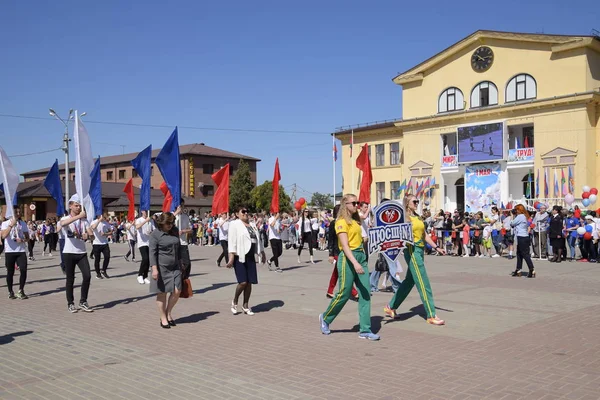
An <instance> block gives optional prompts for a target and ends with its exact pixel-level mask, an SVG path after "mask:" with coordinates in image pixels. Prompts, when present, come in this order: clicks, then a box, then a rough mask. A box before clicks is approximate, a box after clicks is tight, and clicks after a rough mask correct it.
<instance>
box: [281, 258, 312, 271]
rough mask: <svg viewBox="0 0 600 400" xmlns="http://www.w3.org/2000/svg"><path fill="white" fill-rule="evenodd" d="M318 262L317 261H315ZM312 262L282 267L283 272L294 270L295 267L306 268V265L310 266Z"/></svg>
mask: <svg viewBox="0 0 600 400" xmlns="http://www.w3.org/2000/svg"><path fill="white" fill-rule="evenodd" d="M315 262H316V261H315ZM311 265H312V264H302V265H294V266H292V267H287V268H282V270H283V272H285V271H292V270H294V269H298V268H306V267H310V266H311Z"/></svg>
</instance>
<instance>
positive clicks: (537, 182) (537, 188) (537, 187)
mask: <svg viewBox="0 0 600 400" xmlns="http://www.w3.org/2000/svg"><path fill="white" fill-rule="evenodd" d="M539 197H540V169H539V168H538V170H537V176H536V177H535V198H536V199H537V198H539Z"/></svg>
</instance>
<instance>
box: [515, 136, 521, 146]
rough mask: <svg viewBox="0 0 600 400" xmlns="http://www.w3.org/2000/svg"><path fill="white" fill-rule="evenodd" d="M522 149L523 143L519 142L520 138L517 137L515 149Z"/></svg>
mask: <svg viewBox="0 0 600 400" xmlns="http://www.w3.org/2000/svg"><path fill="white" fill-rule="evenodd" d="M520 148H521V142H519V138H518V137H517V136H515V149H520Z"/></svg>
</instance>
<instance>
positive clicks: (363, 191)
mask: <svg viewBox="0 0 600 400" xmlns="http://www.w3.org/2000/svg"><path fill="white" fill-rule="evenodd" d="M356 168H358V169H359V170H361V171H362V173H363V177H362V181H361V182H360V193H359V195H358V201H365V202H367V203H371V184H372V183H373V174H372V173H371V160H369V145H368V144H366V143H365V145H364V146H363V147H362V150H361V151H360V154H359V155H358V158H357V159H356Z"/></svg>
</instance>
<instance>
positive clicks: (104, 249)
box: [92, 244, 110, 274]
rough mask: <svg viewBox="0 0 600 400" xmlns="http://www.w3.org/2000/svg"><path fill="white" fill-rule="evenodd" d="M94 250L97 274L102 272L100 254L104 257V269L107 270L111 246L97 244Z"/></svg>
mask: <svg viewBox="0 0 600 400" xmlns="http://www.w3.org/2000/svg"><path fill="white" fill-rule="evenodd" d="M92 252H93V253H94V269H95V270H96V274H100V254H102V256H103V257H104V260H103V261H102V271H106V269H107V268H108V263H109V262H110V247H109V246H108V245H107V244H95V245H94V246H93V248H92Z"/></svg>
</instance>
